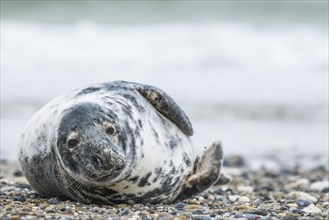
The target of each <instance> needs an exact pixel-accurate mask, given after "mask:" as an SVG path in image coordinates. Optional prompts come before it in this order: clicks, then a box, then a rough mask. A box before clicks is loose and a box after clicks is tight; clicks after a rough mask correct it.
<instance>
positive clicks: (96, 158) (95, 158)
mask: <svg viewBox="0 0 329 220" xmlns="http://www.w3.org/2000/svg"><path fill="white" fill-rule="evenodd" d="M91 159H92V162H93V163H94V164H95V165H98V166H103V162H102V160H101V158H100V157H99V156H97V155H94V156H93V157H92V158H91Z"/></svg>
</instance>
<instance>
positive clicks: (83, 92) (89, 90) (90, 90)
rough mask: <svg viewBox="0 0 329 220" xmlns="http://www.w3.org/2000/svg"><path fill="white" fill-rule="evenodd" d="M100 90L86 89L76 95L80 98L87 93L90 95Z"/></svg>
mask: <svg viewBox="0 0 329 220" xmlns="http://www.w3.org/2000/svg"><path fill="white" fill-rule="evenodd" d="M99 90H101V88H97V87H88V88H86V89H83V90H82V91H81V92H79V93H78V94H77V96H80V95H85V94H88V93H92V92H96V91H99Z"/></svg>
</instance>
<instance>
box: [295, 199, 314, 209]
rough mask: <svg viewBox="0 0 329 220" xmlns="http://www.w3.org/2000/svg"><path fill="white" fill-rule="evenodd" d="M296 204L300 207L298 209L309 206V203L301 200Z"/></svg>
mask: <svg viewBox="0 0 329 220" xmlns="http://www.w3.org/2000/svg"><path fill="white" fill-rule="evenodd" d="M296 203H297V205H298V207H300V208H305V207H307V206H309V205H310V204H311V202H310V201H308V200H303V199H298V200H297V202H296Z"/></svg>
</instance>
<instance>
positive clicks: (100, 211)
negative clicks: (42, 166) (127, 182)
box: [0, 158, 329, 220]
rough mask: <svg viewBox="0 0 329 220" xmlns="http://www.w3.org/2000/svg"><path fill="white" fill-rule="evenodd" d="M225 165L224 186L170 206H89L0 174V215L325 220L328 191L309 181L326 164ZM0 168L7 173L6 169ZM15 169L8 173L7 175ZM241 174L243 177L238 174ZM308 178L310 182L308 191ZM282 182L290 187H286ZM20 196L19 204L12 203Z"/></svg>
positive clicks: (317, 179) (328, 213)
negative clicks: (314, 168)
mask: <svg viewBox="0 0 329 220" xmlns="http://www.w3.org/2000/svg"><path fill="white" fill-rule="evenodd" d="M243 159H244V158H243ZM248 162H249V161H248ZM248 164H249V163H248ZM278 164H279V163H278ZM280 166H281V165H280ZM229 169H233V170H234V172H233V173H234V175H233V174H232V176H233V179H232V182H231V183H230V184H228V185H227V186H215V187H212V188H210V189H209V190H208V191H207V192H205V193H201V194H200V195H198V196H195V197H192V198H189V199H186V200H183V201H179V202H176V203H174V204H154V205H152V204H151V205H150V204H134V205H128V204H118V205H96V204H90V205H89V204H84V203H79V202H76V201H71V200H61V198H44V197H41V196H40V195H38V194H37V193H35V192H34V191H33V189H32V188H31V186H30V185H29V184H27V183H26V182H23V181H22V179H23V177H14V178H8V176H7V175H6V174H3V175H4V178H3V179H1V180H0V200H1V202H0V203H1V204H0V219H11V218H13V219H21V218H23V219H54V220H57V219H67V220H68V219H81V220H87V219H115V220H117V219H146V220H152V219H159V220H160V219H161V220H164V219H177V220H188V219H195V220H196V219H198V220H208V219H209V220H210V219H247V220H248V219H249V220H256V219H257V220H260V219H262V220H269V219H273V220H278V219H285V220H297V219H302V220H311V219H329V218H328V217H329V210H328V209H329V202H328V201H329V194H328V193H322V192H323V191H326V190H328V189H327V188H328V187H327V188H323V189H322V190H321V191H319V190H320V189H317V190H314V188H313V187H314V185H316V184H315V183H317V182H323V180H324V179H323V177H324V176H326V175H327V172H328V170H327V169H326V168H321V169H317V171H316V172H315V171H308V170H304V169H303V168H302V167H300V168H298V169H296V168H289V167H288V166H284V167H281V168H280V167H279V169H277V170H283V169H284V170H285V174H282V173H280V172H277V171H275V172H272V171H271V170H266V168H262V169H260V170H251V169H250V167H246V166H243V167H230V168H229ZM4 170H6V172H7V169H6V167H5V168H4ZM15 170H17V169H16V168H15V169H12V170H11V171H9V172H8V173H9V174H10V175H12V176H13V174H14V171H15ZM228 173H229V172H228ZM241 173H243V174H245V175H244V176H241V175H239V174H241ZM18 180H19V181H18ZM310 180H311V181H312V182H313V183H312V184H314V185H313V186H312V190H311V183H310ZM287 184H295V185H293V187H292V188H291V189H289V187H286V186H287ZM317 184H318V183H317ZM24 198H25V202H18V200H21V201H24ZM315 204H316V205H315Z"/></svg>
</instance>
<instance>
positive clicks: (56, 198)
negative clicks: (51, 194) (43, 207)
mask: <svg viewBox="0 0 329 220" xmlns="http://www.w3.org/2000/svg"><path fill="white" fill-rule="evenodd" d="M60 202H61V201H60V200H59V199H58V197H55V198H50V199H48V203H49V204H58V203H60Z"/></svg>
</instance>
